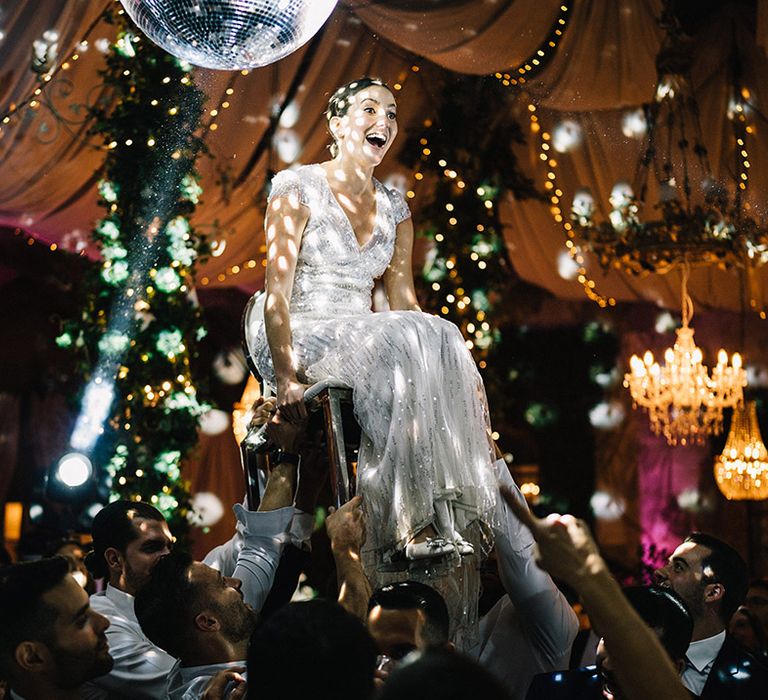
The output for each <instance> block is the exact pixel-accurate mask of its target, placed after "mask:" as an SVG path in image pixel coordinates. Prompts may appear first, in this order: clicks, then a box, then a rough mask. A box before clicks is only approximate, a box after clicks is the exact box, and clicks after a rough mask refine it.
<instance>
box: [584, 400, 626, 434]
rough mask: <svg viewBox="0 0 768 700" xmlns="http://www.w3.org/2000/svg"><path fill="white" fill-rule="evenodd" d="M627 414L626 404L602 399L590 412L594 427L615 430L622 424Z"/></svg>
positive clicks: (590, 420)
mask: <svg viewBox="0 0 768 700" xmlns="http://www.w3.org/2000/svg"><path fill="white" fill-rule="evenodd" d="M625 416H626V412H625V411H624V406H623V405H622V404H621V403H620V402H618V401H601V402H600V403H599V404H597V406H595V407H594V408H593V409H592V410H591V411H590V412H589V422H590V423H591V424H592V426H593V427H594V428H599V429H601V430H613V429H614V428H618V427H619V426H620V425H621V424H622V422H623V421H624V418H625Z"/></svg>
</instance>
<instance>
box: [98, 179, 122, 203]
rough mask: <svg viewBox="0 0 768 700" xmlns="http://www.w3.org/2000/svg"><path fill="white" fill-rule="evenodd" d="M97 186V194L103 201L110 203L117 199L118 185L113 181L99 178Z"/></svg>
mask: <svg viewBox="0 0 768 700" xmlns="http://www.w3.org/2000/svg"><path fill="white" fill-rule="evenodd" d="M98 188H99V196H100V197H101V198H102V199H103V200H104V201H105V202H109V203H112V202H116V201H117V195H118V192H119V191H120V187H119V185H117V184H115V183H114V182H110V181H109V180H99V182H98Z"/></svg>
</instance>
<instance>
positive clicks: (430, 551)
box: [405, 537, 474, 561]
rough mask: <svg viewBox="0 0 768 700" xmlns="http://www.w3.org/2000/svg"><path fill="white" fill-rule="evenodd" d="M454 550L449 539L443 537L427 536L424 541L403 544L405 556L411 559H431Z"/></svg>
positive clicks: (451, 552)
mask: <svg viewBox="0 0 768 700" xmlns="http://www.w3.org/2000/svg"><path fill="white" fill-rule="evenodd" d="M471 546H472V545H470V547H471ZM455 551H456V547H455V545H454V544H453V542H451V541H450V540H446V539H445V538H444V537H427V539H426V540H424V542H411V543H410V544H407V545H405V558H406V559H410V560H411V561H415V560H417V559H433V558H435V557H444V556H446V555H448V554H453V553H454V552H455ZM473 551H474V550H473Z"/></svg>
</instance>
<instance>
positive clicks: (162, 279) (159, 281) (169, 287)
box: [155, 267, 181, 294]
mask: <svg viewBox="0 0 768 700" xmlns="http://www.w3.org/2000/svg"><path fill="white" fill-rule="evenodd" d="M155 286H156V287H157V288H158V289H159V290H160V291H161V292H165V293H166V294H170V293H171V292H175V291H176V290H177V289H178V288H179V287H180V286H181V278H180V277H179V275H178V273H177V272H176V270H174V269H173V268H172V267H161V268H160V269H159V270H158V271H157V274H156V275H155Z"/></svg>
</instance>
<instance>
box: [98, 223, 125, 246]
mask: <svg viewBox="0 0 768 700" xmlns="http://www.w3.org/2000/svg"><path fill="white" fill-rule="evenodd" d="M96 233H98V234H99V235H100V236H104V238H109V239H110V240H111V241H116V240H117V239H118V238H120V229H119V228H118V227H117V224H116V223H115V222H114V221H112V220H111V219H102V220H101V221H99V223H98V224H96Z"/></svg>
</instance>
